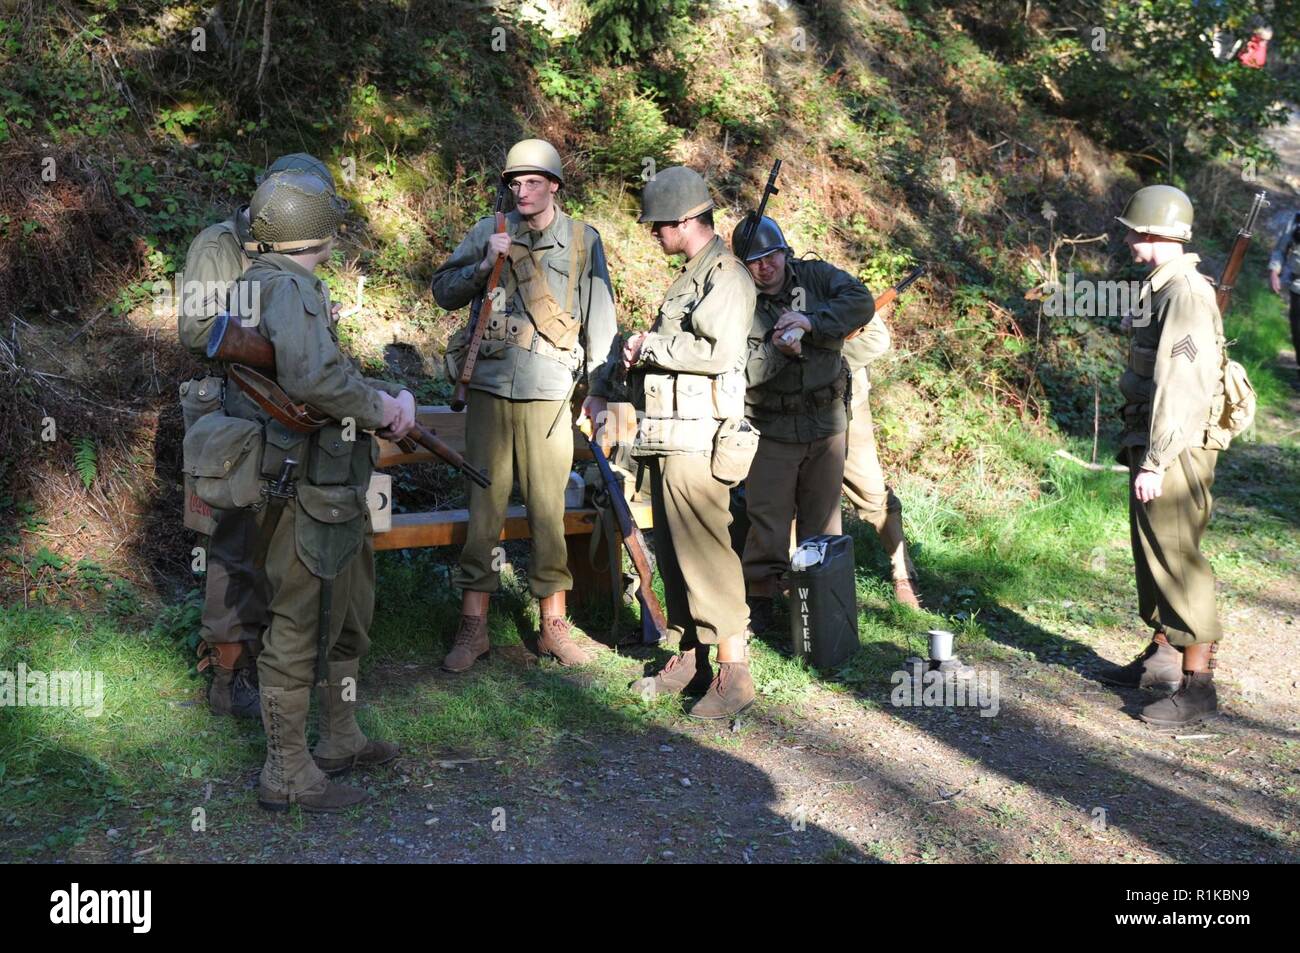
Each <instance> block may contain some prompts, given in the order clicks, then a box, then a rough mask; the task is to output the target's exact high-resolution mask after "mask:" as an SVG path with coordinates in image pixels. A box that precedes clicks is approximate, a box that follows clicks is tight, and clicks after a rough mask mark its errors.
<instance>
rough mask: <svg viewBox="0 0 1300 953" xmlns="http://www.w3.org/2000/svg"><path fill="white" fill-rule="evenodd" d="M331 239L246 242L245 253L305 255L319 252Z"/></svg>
mask: <svg viewBox="0 0 1300 953" xmlns="http://www.w3.org/2000/svg"><path fill="white" fill-rule="evenodd" d="M333 237H334V236H333V235H331V236H330V237H329V238H323V239H322V238H306V239H300V240H298V241H294V242H259V241H251V242H244V251H246V252H252V253H253V254H254V255H265V254H266V253H267V252H279V253H280V254H282V255H303V254H307V253H309V252H314V251H319V250H320V249H322V248H324V247H325V246H326V245H327V244H328V243H329V240H330V238H333Z"/></svg>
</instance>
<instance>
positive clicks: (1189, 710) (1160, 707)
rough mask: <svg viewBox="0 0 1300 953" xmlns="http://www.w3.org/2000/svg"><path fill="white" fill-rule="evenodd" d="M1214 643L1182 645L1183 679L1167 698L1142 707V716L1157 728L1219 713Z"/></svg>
mask: <svg viewBox="0 0 1300 953" xmlns="http://www.w3.org/2000/svg"><path fill="white" fill-rule="evenodd" d="M1218 651H1219V643H1217V642H1197V643H1194V644H1192V645H1188V646H1186V647H1184V648H1183V653H1182V657H1183V671H1182V681H1181V683H1180V684H1179V686H1178V691H1176V692H1174V693H1173V694H1172V695H1170V696H1169V697H1168V698H1162V699H1160V701H1157V702H1152V703H1151V704H1150V705H1147V706H1146V707H1145V708H1143V709H1142V715H1141V718H1142V720H1143V721H1145V722H1146V723H1147V724H1148V725H1154V726H1155V727H1156V728H1186V727H1187V726H1189V725H1195V724H1197V723H1199V722H1202V721H1204V720H1205V719H1207V718H1213V717H1214V716H1215V715H1217V714H1218V713H1219V693H1218V692H1217V691H1216V690H1215V688H1214V669H1215V667H1216V660H1215V657H1214V656H1215V654H1216V653H1217V652H1218Z"/></svg>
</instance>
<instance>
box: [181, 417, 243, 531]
mask: <svg viewBox="0 0 1300 953" xmlns="http://www.w3.org/2000/svg"><path fill="white" fill-rule="evenodd" d="M182 452H183V456H184V470H185V472H186V473H188V474H189V475H190V476H192V477H194V492H195V493H197V494H198V496H199V499H201V500H202V501H203V502H204V503H207V504H208V505H209V506H211V507H213V508H215V509H219V510H242V509H245V508H247V507H250V506H252V505H253V504H255V503H258V502H259V501H260V500H261V499H262V478H261V474H260V473H259V469H260V466H261V461H262V425H261V424H259V423H258V422H257V421H255V420H244V419H243V418H241V417H230V416H227V415H226V414H224V413H209V414H205V415H204V416H202V417H200V418H199V419H198V420H197V421H196V422H195V424H194V426H193V427H191V428H190V429H189V432H188V433H186V434H185V442H184V444H183V447H182Z"/></svg>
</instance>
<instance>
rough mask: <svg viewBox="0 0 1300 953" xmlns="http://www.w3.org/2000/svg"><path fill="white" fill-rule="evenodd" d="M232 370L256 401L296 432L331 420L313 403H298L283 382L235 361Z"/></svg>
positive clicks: (311, 428) (317, 427)
mask: <svg viewBox="0 0 1300 953" xmlns="http://www.w3.org/2000/svg"><path fill="white" fill-rule="evenodd" d="M229 374H230V379H231V380H233V381H234V382H235V383H236V384H238V385H239V389H240V390H242V391H243V392H244V393H245V394H247V395H248V397H249V399H251V400H252V401H253V403H255V404H257V406H258V407H260V408H261V409H262V410H263V411H265V412H266V413H267V414H269V415H270V416H271V417H272V419H274V420H278V421H279V422H280V423H282V424H284V425H285V426H286V427H288V428H289V429H290V430H292V431H293V432H294V433H303V434H309V433H315V432H316V431H317V430H320V429H321V428H322V427H324V426H325V425H326V424H327V423H329V422H330V418H328V417H324V416H321V415H320V411H318V410H316V408H314V407H312V406H311V405H310V404H300V403H295V402H294V400H293V398H291V397H290V396H289V395H288V394H286V393H285V392H284V389H283V388H281V387H280V385H279V384H277V383H276V382H275V381H273V380H271V378H269V377H267V376H266V375H265V374H259V373H258V372H257V371H255V370H253V369H252V368H251V367H246V366H245V365H243V364H231V365H230V370H229Z"/></svg>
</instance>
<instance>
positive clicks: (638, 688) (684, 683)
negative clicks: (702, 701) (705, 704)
mask: <svg viewBox="0 0 1300 953" xmlns="http://www.w3.org/2000/svg"><path fill="white" fill-rule="evenodd" d="M708 651H709V650H708V648H707V647H706V646H700V647H699V648H698V649H686V650H685V651H683V652H681V653H679V654H677V655H674V656H673V657H672V658H670V659H669V660H668V664H667V665H665V666H664V667H663V668H661V669H660V670H659V671H658V672H656V673H655V674H654V675H647V676H646V677H645V678H639V679H637V680H636V681H635V682H633V683H632V685H631V689H632V691H634V692H636V693H637V694H638V695H640V696H641V698H642V699H643V700H644V701H652V700H653V699H655V698H656V697H658V696H659V695H676V694H678V693H679V692H686V693H687V694H696V695H699V694H703V693H704V692H705V691H707V690H708V687H709V684H710V683H711V682H712V681H713V668H712V666H710V665H709V656H708ZM701 653H702V654H703V664H700V662H701Z"/></svg>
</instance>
